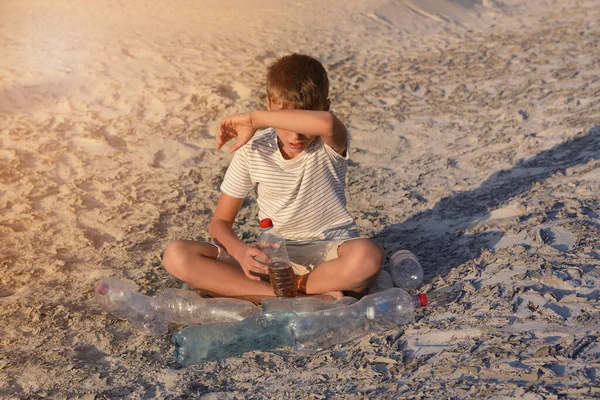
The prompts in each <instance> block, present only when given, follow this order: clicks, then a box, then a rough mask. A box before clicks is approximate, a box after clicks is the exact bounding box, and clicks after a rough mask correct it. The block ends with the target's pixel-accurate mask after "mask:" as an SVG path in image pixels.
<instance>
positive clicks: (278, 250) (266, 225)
mask: <svg viewBox="0 0 600 400" xmlns="http://www.w3.org/2000/svg"><path fill="white" fill-rule="evenodd" d="M260 229H261V232H260V238H259V244H260V248H261V250H262V251H264V252H265V253H266V254H267V255H268V256H269V257H271V261H270V262H269V263H268V264H267V265H268V266H269V276H270V278H271V285H272V286H273V291H274V292H275V295H276V296H277V297H295V296H296V295H297V294H298V287H297V283H296V274H294V269H293V268H292V266H291V264H290V258H289V256H288V253H287V249H286V247H285V239H284V238H283V237H282V236H280V235H279V234H278V233H277V232H276V231H275V230H274V229H273V221H271V219H270V218H265V219H263V220H261V221H260Z"/></svg>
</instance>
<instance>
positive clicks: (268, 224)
mask: <svg viewBox="0 0 600 400" xmlns="http://www.w3.org/2000/svg"><path fill="white" fill-rule="evenodd" d="M260 227H261V228H263V229H265V228H272V227H273V221H271V218H265V219H261V220H260Z"/></svg>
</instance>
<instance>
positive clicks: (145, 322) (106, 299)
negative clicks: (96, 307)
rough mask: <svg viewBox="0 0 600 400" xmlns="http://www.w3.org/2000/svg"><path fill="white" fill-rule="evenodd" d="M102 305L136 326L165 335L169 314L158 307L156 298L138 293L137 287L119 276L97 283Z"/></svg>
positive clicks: (98, 296) (97, 293) (98, 298)
mask: <svg viewBox="0 0 600 400" xmlns="http://www.w3.org/2000/svg"><path fill="white" fill-rule="evenodd" d="M96 299H97V301H98V302H99V304H100V306H101V307H102V308H104V309H105V310H106V311H108V312H109V313H111V314H112V315H114V316H116V317H121V318H127V319H128V320H129V322H131V323H132V324H133V325H134V326H136V327H138V328H140V329H142V330H144V331H146V332H148V333H150V334H153V335H164V334H165V333H167V330H168V328H169V321H168V316H167V314H166V312H165V311H164V310H160V309H157V307H156V306H155V304H154V299H153V298H152V297H150V296H145V295H143V294H140V293H138V292H137V291H136V290H135V287H134V286H133V285H131V284H129V283H126V282H123V281H121V280H120V279H118V278H114V277H109V278H104V279H103V280H101V281H100V282H99V283H98V284H97V285H96Z"/></svg>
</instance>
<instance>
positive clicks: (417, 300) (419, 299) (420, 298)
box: [413, 293, 427, 308]
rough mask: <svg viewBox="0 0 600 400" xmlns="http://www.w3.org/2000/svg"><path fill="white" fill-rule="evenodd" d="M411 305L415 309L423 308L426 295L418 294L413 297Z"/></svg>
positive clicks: (425, 303)
mask: <svg viewBox="0 0 600 400" xmlns="http://www.w3.org/2000/svg"><path fill="white" fill-rule="evenodd" d="M413 304H414V305H415V308H421V307H425V306H426V305H427V295H425V293H419V294H418V295H416V296H415V297H413Z"/></svg>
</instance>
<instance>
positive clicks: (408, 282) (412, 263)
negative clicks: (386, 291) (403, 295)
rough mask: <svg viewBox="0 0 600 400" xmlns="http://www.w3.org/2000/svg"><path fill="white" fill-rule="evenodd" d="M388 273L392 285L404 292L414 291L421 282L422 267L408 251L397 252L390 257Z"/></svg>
mask: <svg viewBox="0 0 600 400" xmlns="http://www.w3.org/2000/svg"><path fill="white" fill-rule="evenodd" d="M389 269H390V273H391V275H392V280H393V281H394V285H396V287H399V288H401V289H405V290H415V289H417V288H418V287H419V285H421V282H423V267H421V264H420V263H419V260H418V259H417V256H415V255H414V254H413V253H411V252H410V251H408V250H398V251H397V252H395V253H394V254H392V257H390V267H389Z"/></svg>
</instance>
